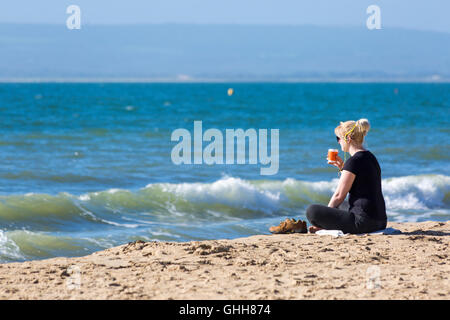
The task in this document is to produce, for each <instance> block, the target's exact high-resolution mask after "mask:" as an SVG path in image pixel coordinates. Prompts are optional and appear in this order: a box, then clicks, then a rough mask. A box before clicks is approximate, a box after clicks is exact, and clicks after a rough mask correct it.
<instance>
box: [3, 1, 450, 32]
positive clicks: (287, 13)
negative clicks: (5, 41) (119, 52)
mask: <svg viewBox="0 0 450 320" xmlns="http://www.w3.org/2000/svg"><path fill="white" fill-rule="evenodd" d="M373 4H374V5H378V6H379V7H380V9H381V24H382V28H394V27H396V28H407V29H415V30H427V31H438V32H450V19H449V18H448V16H449V15H450V1H449V0H314V1H311V0H228V1H224V0H221V1H218V0H115V1H111V0H39V1H34V0H13V1H6V0H4V1H1V2H0V23H24V24H36V23H37V24H63V25H64V24H65V23H66V20H67V17H68V16H69V15H68V14H67V13H66V8H67V7H68V6H69V5H78V6H79V7H80V9H81V19H82V24H113V25H116V24H155V23H156V24H159V23H195V24H211V23H213V24H268V25H274V24H275V25H279V24H283V25H286V24H287V25H317V26H362V25H365V23H366V20H367V17H368V14H367V13H366V9H367V7H368V6H369V5H373Z"/></svg>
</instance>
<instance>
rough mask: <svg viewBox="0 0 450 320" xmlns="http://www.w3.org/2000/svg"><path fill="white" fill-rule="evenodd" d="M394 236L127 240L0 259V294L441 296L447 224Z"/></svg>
mask: <svg viewBox="0 0 450 320" xmlns="http://www.w3.org/2000/svg"><path fill="white" fill-rule="evenodd" d="M388 226H390V227H394V228H397V229H400V230H401V231H402V232H403V234H401V235H363V236H357V235H348V236H345V237H339V238H333V237H331V236H319V235H314V234H290V235H256V236H251V237H247V238H239V239H233V240H209V241H194V242H183V243H176V242H142V241H137V242H132V243H129V244H124V245H122V246H118V247H114V248H111V249H108V250H104V251H100V252H96V253H93V254H91V255H88V256H85V257H79V258H53V259H48V260H40V261H27V262H23V263H9V264H2V265H0V298H1V299H445V300H448V299H450V259H449V252H450V251H449V244H450V221H447V222H435V221H427V222H420V223H389V224H388Z"/></svg>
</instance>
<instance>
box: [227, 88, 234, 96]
mask: <svg viewBox="0 0 450 320" xmlns="http://www.w3.org/2000/svg"><path fill="white" fill-rule="evenodd" d="M233 93H234V90H233V88H229V89H228V95H229V96H232V95H233Z"/></svg>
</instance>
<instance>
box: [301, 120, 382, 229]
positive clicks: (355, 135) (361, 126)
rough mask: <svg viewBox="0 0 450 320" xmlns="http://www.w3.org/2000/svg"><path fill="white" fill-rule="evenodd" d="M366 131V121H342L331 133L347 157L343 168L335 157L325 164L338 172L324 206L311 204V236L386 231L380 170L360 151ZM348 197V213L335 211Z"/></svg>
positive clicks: (367, 153)
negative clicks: (313, 234)
mask: <svg viewBox="0 0 450 320" xmlns="http://www.w3.org/2000/svg"><path fill="white" fill-rule="evenodd" d="M369 129H370V124H369V121H368V120H367V119H360V120H358V121H356V122H355V121H346V122H341V124H340V125H339V126H338V127H336V129H334V132H335V134H336V139H337V141H338V143H339V144H340V145H341V149H342V151H344V152H349V153H350V156H351V157H350V159H348V160H347V161H346V162H345V164H344V162H343V161H342V159H341V158H340V157H339V156H337V157H336V161H328V163H330V164H332V165H334V166H336V167H338V168H339V170H340V171H341V177H340V179H339V184H338V187H337V189H336V191H335V192H334V194H333V196H332V197H331V200H330V202H329V203H328V206H324V205H320V204H313V205H310V206H309V207H308V208H307V210H306V217H307V218H308V220H309V222H310V223H311V224H312V226H311V227H310V228H309V231H310V232H312V233H314V232H316V231H318V230H320V229H328V230H342V231H343V232H344V233H366V232H373V231H377V230H381V229H385V228H386V223H387V216H386V208H385V203H384V198H383V194H382V192H381V169H380V166H379V164H378V161H377V159H376V158H375V156H374V155H373V154H372V153H371V152H370V151H368V150H366V149H364V148H363V146H362V144H363V142H364V137H365V136H366V134H367V132H368V131H369ZM347 193H350V197H349V204H350V208H349V210H348V211H344V210H340V209H337V208H338V207H339V205H340V204H341V203H342V202H343V201H344V200H345V198H346V196H347Z"/></svg>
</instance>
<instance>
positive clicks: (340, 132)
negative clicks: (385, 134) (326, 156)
mask: <svg viewBox="0 0 450 320" xmlns="http://www.w3.org/2000/svg"><path fill="white" fill-rule="evenodd" d="M369 129H370V123H369V120H367V119H359V120H358V121H352V120H350V121H345V122H342V121H341V123H340V125H339V126H337V127H336V129H334V133H335V134H336V136H338V137H340V138H342V139H344V140H345V138H346V137H345V135H346V134H347V137H350V138H351V139H352V140H353V141H355V143H357V144H358V145H359V144H363V142H364V137H365V136H366V134H367V132H369Z"/></svg>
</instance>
